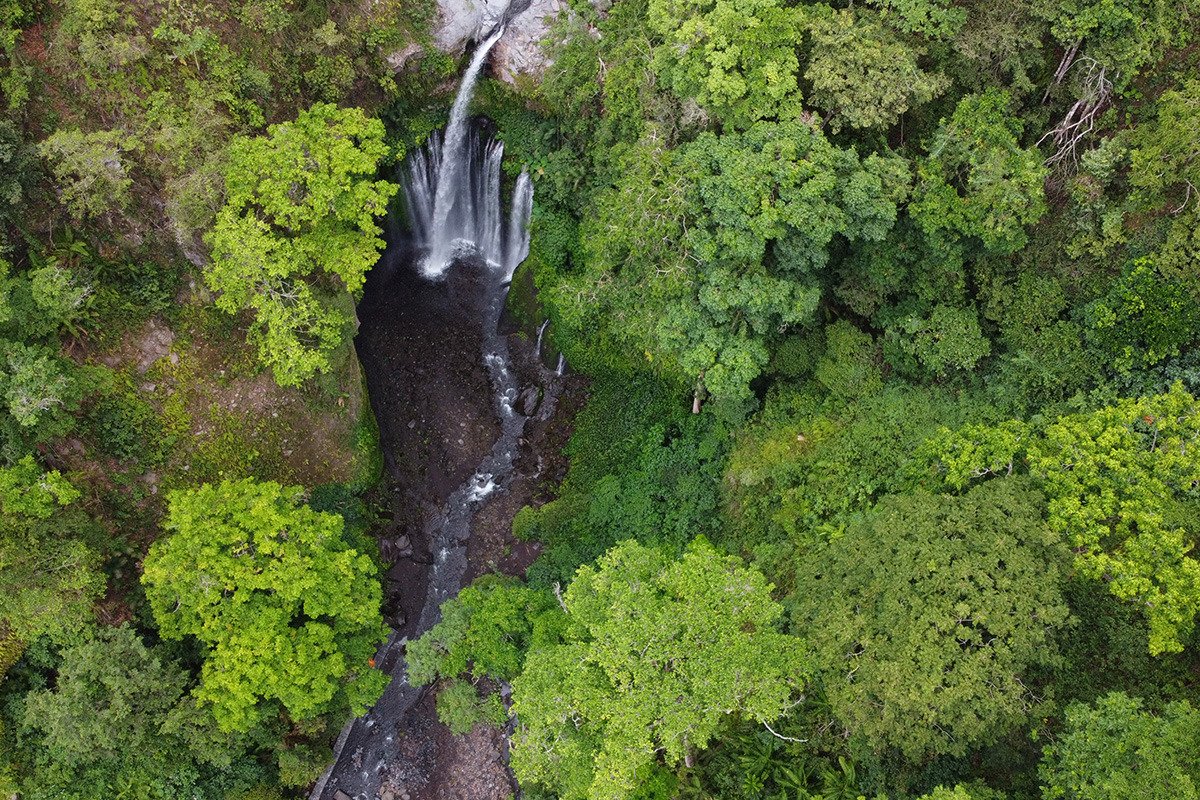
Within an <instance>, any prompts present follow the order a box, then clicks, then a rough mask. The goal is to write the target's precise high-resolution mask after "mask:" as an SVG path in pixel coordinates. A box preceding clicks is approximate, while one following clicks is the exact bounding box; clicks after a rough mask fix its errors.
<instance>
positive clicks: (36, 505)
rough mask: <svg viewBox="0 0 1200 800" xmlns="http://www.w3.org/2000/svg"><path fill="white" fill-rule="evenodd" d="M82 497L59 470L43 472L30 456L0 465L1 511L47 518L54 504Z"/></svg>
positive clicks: (64, 504)
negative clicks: (13, 464)
mask: <svg viewBox="0 0 1200 800" xmlns="http://www.w3.org/2000/svg"><path fill="white" fill-rule="evenodd" d="M78 499H79V490H78V489H76V488H75V487H74V486H72V485H71V482H70V481H68V480H67V479H66V478H64V477H63V476H62V473H60V472H59V471H58V470H51V471H50V472H43V471H42V470H41V468H40V467H38V465H37V463H36V462H35V461H34V460H33V455H32V454H31V455H27V456H25V457H24V458H22V459H21V460H20V461H19V462H17V464H16V466H13V467H11V468H8V469H5V468H3V467H0V511H3V512H4V513H5V514H23V515H25V516H27V517H37V518H39V519H45V518H46V517H49V516H50V515H51V514H53V513H54V506H55V505H56V504H57V505H60V506H66V505H70V504H71V503H73V502H75V501H76V500H78Z"/></svg>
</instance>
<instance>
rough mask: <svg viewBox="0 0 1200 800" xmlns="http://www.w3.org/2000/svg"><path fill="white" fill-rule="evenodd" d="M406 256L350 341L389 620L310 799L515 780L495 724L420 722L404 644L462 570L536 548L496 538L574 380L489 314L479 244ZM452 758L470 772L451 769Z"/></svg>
mask: <svg viewBox="0 0 1200 800" xmlns="http://www.w3.org/2000/svg"><path fill="white" fill-rule="evenodd" d="M418 263H419V258H418V256H417V254H416V253H414V252H413V251H412V249H411V247H410V246H409V245H408V244H407V243H401V244H397V245H395V246H393V247H391V248H389V250H388V251H387V252H386V253H385V254H384V257H383V258H382V259H381V261H380V262H379V264H378V265H377V266H376V267H375V268H374V269H373V270H372V272H371V273H370V275H369V276H368V280H367V289H366V292H365V296H364V299H363V302H362V303H361V304H360V306H359V310H358V313H359V316H360V319H361V321H362V327H361V329H360V331H359V334H358V338H357V340H356V346H357V347H358V350H359V354H360V357H361V358H362V362H363V366H364V369H365V372H366V376H367V384H368V388H369V391H370V395H371V401H372V407H373V408H374V411H375V414H376V417H377V418H378V420H379V426H380V436H381V440H382V443H383V450H384V458H385V463H386V465H387V477H388V478H389V479H390V482H391V484H392V489H393V497H394V500H393V520H392V522H391V527H390V530H389V531H388V532H387V534H386V538H385V541H386V542H388V543H389V545H388V546H386V547H385V548H384V549H385V550H388V551H389V555H391V556H393V557H394V558H395V561H394V563H393V566H392V567H391V569H390V571H389V572H388V576H387V578H388V585H387V586H386V587H385V590H386V592H385V593H386V596H387V598H388V599H387V601H386V603H387V605H386V608H385V611H386V615H387V619H388V621H389V624H390V625H391V626H392V628H393V632H392V634H391V635H390V636H389V638H388V640H387V642H386V643H385V644H384V645H383V646H381V648H380V650H379V653H378V654H377V656H376V664H377V665H378V666H379V667H380V668H381V669H383V670H384V671H385V672H387V673H388V674H390V675H392V683H391V685H390V686H389V687H388V689H387V691H386V692H385V693H384V695H383V697H382V698H380V700H379V702H378V703H376V704H375V706H374V707H373V708H372V709H371V710H370V711H369V712H368V713H367V714H366V715H365V716H363V717H360V718H358V719H356V720H354V721H353V722H351V723H350V724H349V725H348V726H347V727H346V729H345V730H344V731H343V732H342V735H341V737H339V740H338V746H337V748H336V753H335V755H336V761H335V763H334V765H333V766H332V767H331V768H330V770H329V771H328V772H327V774H326V775H325V776H324V777H323V778H322V780H321V781H319V782H318V784H317V785H316V786H315V787H314V790H313V792H312V794H311V795H310V797H311V798H312V800H321V799H322V798H328V800H334V798H337V799H338V800H344V798H345V797H350V798H355V799H356V800H358V799H359V798H363V799H365V800H374V799H375V798H382V799H383V800H388V797H389V796H390V797H391V798H392V800H403V795H405V794H407V795H409V800H421V798H436V797H443V796H445V797H460V798H465V797H471V798H484V797H488V798H491V797H495V798H504V797H507V796H508V795H509V793H510V792H512V791H513V790H514V788H515V787H514V785H513V783H512V780H511V776H510V774H509V773H508V771H507V767H506V766H505V764H506V761H507V759H506V758H505V757H504V755H505V750H506V742H505V741H504V740H503V737H502V736H501V735H500V734H499V733H498V732H495V731H488V730H483V729H482V727H481V728H479V729H477V731H476V732H475V734H472V736H469V737H466V738H463V739H462V740H461V741H460V740H459V737H451V736H450V735H449V732H448V731H447V730H446V729H445V728H444V726H442V725H441V724H440V723H437V722H436V715H435V714H434V711H433V703H432V692H431V691H430V687H422V688H415V687H412V686H410V685H408V682H407V680H406V679H405V665H404V645H405V643H406V642H407V641H408V640H409V639H412V638H416V637H418V636H420V634H421V633H423V632H424V631H426V630H428V629H429V628H431V627H432V626H433V625H435V624H436V623H437V621H438V619H439V607H440V604H441V603H442V602H443V601H444V600H445V599H446V598H448V597H451V596H453V595H454V594H456V593H457V592H458V590H459V589H460V588H461V587H462V586H463V585H465V583H466V582H469V581H470V580H471V579H473V578H474V577H476V576H478V575H479V574H483V573H486V572H491V571H495V570H499V571H501V572H504V573H506V574H511V575H520V574H521V573H523V571H524V570H525V568H526V567H528V565H529V563H530V562H531V561H532V560H533V558H535V557H536V555H537V546H536V545H532V544H530V543H526V542H519V541H516V540H514V539H513V538H512V535H511V525H512V517H513V515H515V514H516V512H517V511H518V510H519V509H520V508H521V507H522V506H524V505H525V504H527V503H529V502H531V501H533V500H534V499H535V497H536V495H537V494H538V492H539V491H540V490H541V488H542V486H543V485H544V484H550V485H555V484H557V483H558V482H560V481H561V480H562V478H563V477H564V475H565V470H566V463H565V461H564V460H563V458H562V456H561V449H562V446H563V445H564V444H565V441H566V437H567V436H568V435H569V430H568V422H569V418H570V416H571V415H572V414H573V411H574V410H575V408H577V406H578V404H579V403H580V402H581V399H582V395H583V384H584V381H583V379H581V378H580V377H579V376H574V375H566V376H561V375H558V374H556V373H555V371H554V370H552V369H548V368H547V367H546V366H545V365H543V364H542V362H541V360H540V359H539V358H538V354H537V353H536V349H535V346H534V343H533V342H532V341H530V340H529V339H528V338H526V337H525V336H523V335H520V334H518V333H515V331H514V329H513V328H512V326H511V325H505V324H504V321H503V320H502V316H503V306H504V299H505V296H506V293H507V287H506V286H505V285H503V283H502V281H503V276H502V275H501V274H499V273H498V271H497V270H495V269H493V268H489V267H488V265H487V264H486V263H485V262H483V261H482V259H479V258H474V259H464V260H461V261H459V262H456V263H455V264H454V265H453V266H452V268H450V269H449V270H447V271H446V273H445V275H444V276H443V277H442V278H440V279H438V280H432V281H431V280H428V279H426V278H425V277H423V276H422V275H421V274H420V270H419V268H418ZM479 752H486V753H487V757H486V758H483V759H482V760H481V759H480V758H478V757H477V756H478V755H479ZM464 759H465V761H464ZM468 767H469V768H470V769H471V770H473V772H474V773H477V774H476V775H475V776H474V778H475V779H476V780H474V783H472V779H471V778H470V777H469V776H464V775H462V774H460V773H462V772H463V770H464V768H468ZM456 776H457V777H456ZM456 780H457V781H459V783H460V784H461V785H459V786H458V788H457V789H453V790H451V789H449V784H451V783H453V782H454V781H456ZM472 785H473V786H475V788H474V789H471V790H468V789H467V788H466V787H467V786H472ZM488 785H492V786H493V787H494V793H493V792H492V791H489V790H488V789H487V788H486V787H487V786H488ZM447 791H449V794H447V793H446V792H447Z"/></svg>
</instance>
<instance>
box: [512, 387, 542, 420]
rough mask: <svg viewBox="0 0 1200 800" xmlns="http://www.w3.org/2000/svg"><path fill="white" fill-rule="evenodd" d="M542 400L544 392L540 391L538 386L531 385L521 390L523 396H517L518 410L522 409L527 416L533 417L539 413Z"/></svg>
mask: <svg viewBox="0 0 1200 800" xmlns="http://www.w3.org/2000/svg"><path fill="white" fill-rule="evenodd" d="M541 400H542V393H541V392H540V391H538V388H537V387H536V386H530V387H529V388H528V389H526V390H525V391H523V392H521V396H520V397H518V398H517V411H520V412H521V413H522V414H524V415H525V416H527V417H532V416H533V415H534V414H536V413H537V410H538V405H539V404H540V403H541Z"/></svg>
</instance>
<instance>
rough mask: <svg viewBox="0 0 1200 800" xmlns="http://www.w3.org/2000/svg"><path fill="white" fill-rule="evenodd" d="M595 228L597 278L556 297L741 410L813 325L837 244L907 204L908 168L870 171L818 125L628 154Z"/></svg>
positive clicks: (881, 164) (871, 229)
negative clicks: (754, 386)
mask: <svg viewBox="0 0 1200 800" xmlns="http://www.w3.org/2000/svg"><path fill="white" fill-rule="evenodd" d="M623 162H624V163H623V166H624V170H623V171H622V176H621V177H620V178H619V179H618V181H617V182H616V183H615V184H614V185H613V186H612V187H611V188H609V189H606V190H605V191H604V192H602V193H600V194H599V196H598V197H597V198H596V200H595V203H594V205H595V209H596V214H595V215H594V216H593V217H591V218H590V219H588V220H587V221H585V223H584V229H583V235H582V239H583V241H584V242H585V245H584V246H585V258H586V269H585V271H584V273H583V274H581V275H579V276H578V277H572V278H570V279H568V280H566V281H564V282H563V283H562V284H560V285H559V286H557V287H555V290H554V293H555V295H556V296H555V298H554V302H555V304H556V306H557V307H558V308H559V309H560V310H562V311H563V312H565V317H566V320H567V321H568V322H569V323H571V324H572V325H573V326H577V327H579V328H586V327H588V325H589V324H593V322H594V325H595V326H596V327H600V328H601V329H603V328H608V329H609V330H610V331H612V334H613V337H614V338H616V339H619V340H622V341H623V343H625V344H626V346H627V350H628V351H629V352H632V353H638V354H643V353H644V354H645V356H646V357H647V358H648V359H649V360H650V361H651V362H652V363H654V364H655V365H661V366H664V367H665V371H667V372H668V373H673V374H674V375H675V376H678V377H681V378H683V379H684V380H686V381H688V382H689V383H692V382H699V383H702V384H703V386H704V387H705V389H707V390H708V391H709V392H711V393H712V394H714V395H717V396H719V397H722V398H730V399H733V400H742V399H744V398H746V397H747V396H748V395H749V394H750V391H749V384H750V382H751V381H752V380H753V379H754V378H755V377H757V376H758V374H759V373H760V371H761V370H762V369H763V367H764V366H765V365H766V364H767V361H768V358H769V350H768V344H769V342H770V341H771V339H772V337H774V336H777V335H778V334H779V332H780V331H782V330H786V329H787V328H788V327H789V326H795V325H799V324H801V323H804V322H807V321H809V320H810V319H811V317H812V315H813V313H814V311H815V309H816V306H817V301H818V299H819V290H818V285H817V281H818V278H817V273H818V272H819V271H820V269H821V267H823V266H824V265H825V263H826V261H827V260H828V248H829V247H830V245H831V243H832V241H833V239H834V237H835V236H838V235H843V236H846V237H847V238H850V239H853V240H876V239H880V238H882V237H883V236H885V235H886V233H887V231H888V230H889V229H890V228H891V226H892V224H893V223H894V221H895V219H896V215H897V204H898V203H900V202H902V201H903V200H904V199H905V197H906V196H907V192H908V183H909V173H908V168H907V165H906V164H905V162H904V161H903V160H902V159H899V158H896V157H880V156H878V155H871V156H868V157H867V158H865V159H860V158H859V156H858V155H857V154H856V153H855V151H854V150H852V149H843V148H838V147H836V146H834V145H833V144H831V143H830V142H829V141H828V140H827V139H826V138H825V137H824V136H823V135H822V134H821V133H820V131H819V130H817V129H816V128H815V127H814V126H812V125H809V124H806V123H803V122H799V121H795V120H793V121H789V122H781V123H775V122H760V123H757V124H755V125H754V126H752V127H751V128H750V130H748V131H746V132H744V133H727V134H725V135H722V136H717V135H714V134H710V133H705V134H702V135H701V136H699V137H698V138H697V139H696V140H695V141H694V142H692V143H691V144H689V145H687V146H686V147H684V148H680V149H678V150H670V149H667V148H666V147H664V146H663V145H662V144H661V142H658V141H655V140H653V139H651V138H647V139H644V140H643V141H642V142H640V143H639V144H638V145H636V146H633V147H630V148H628V150H627V151H626V152H625V153H624V156H623Z"/></svg>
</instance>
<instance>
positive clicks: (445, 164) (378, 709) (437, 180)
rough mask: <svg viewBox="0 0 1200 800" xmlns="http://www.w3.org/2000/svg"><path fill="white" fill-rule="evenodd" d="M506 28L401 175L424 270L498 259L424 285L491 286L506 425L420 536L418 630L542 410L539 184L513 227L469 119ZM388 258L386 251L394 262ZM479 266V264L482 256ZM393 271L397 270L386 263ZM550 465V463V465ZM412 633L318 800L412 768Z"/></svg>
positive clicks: (488, 308)
mask: <svg viewBox="0 0 1200 800" xmlns="http://www.w3.org/2000/svg"><path fill="white" fill-rule="evenodd" d="M502 33H503V28H501V29H500V30H498V31H496V32H495V33H494V34H493V35H492V36H490V37H488V39H487V40H486V41H484V43H483V44H481V45H480V47H479V49H478V51H477V52H476V53H475V56H474V58H473V59H472V60H471V64H470V67H469V68H468V69H467V72H466V73H465V74H464V76H463V81H462V85H461V87H460V88H459V92H458V96H457V97H456V99H455V101H454V106H453V108H452V109H451V113H450V120H449V123H448V124H447V126H446V130H445V132H444V133H440V134H439V133H435V134H433V135H431V136H430V137H429V138H428V140H427V141H426V143H425V145H424V146H423V147H421V148H419V149H418V150H416V151H415V152H413V153H412V155H411V156H410V160H409V164H408V174H407V176H406V177H407V179H406V180H403V181H402V182H403V184H404V193H405V200H406V203H407V216H408V222H409V228H410V230H411V232H412V236H413V239H414V242H415V244H416V245H417V246H418V247H420V248H421V250H422V251H423V253H422V255H421V256H420V257H419V259H418V262H417V263H418V266H419V270H420V273H421V274H422V275H423V276H424V277H425V278H439V277H441V276H442V275H444V274H445V272H446V270H447V269H448V268H449V267H450V265H451V264H452V263H454V261H456V260H458V259H459V258H462V257H463V256H468V255H474V256H482V258H483V259H484V260H486V261H487V263H488V265H489V267H490V268H489V269H488V270H486V271H484V276H483V280H479V277H478V274H477V273H472V272H471V271H464V272H463V273H462V274H461V275H459V274H456V275H452V276H450V280H448V281H446V282H441V281H437V282H426V281H420V283H421V284H422V285H423V286H424V287H426V288H428V289H430V290H431V291H437V287H441V289H446V291H447V292H449V293H451V294H452V293H453V292H454V291H455V288H454V287H455V285H456V284H455V280H456V279H457V278H459V277H462V278H464V282H463V283H462V284H461V287H471V286H473V287H475V290H476V291H480V292H482V295H481V297H482V298H483V299H484V300H485V302H484V303H483V305H482V307H479V308H478V311H479V312H480V317H481V319H480V323H481V333H482V337H481V338H482V342H481V343H482V345H483V352H482V356H483V363H484V366H485V367H486V369H487V373H488V378H489V382H490V383H491V387H492V391H493V393H494V394H493V400H494V402H495V411H496V419H497V421H498V428H499V430H498V431H497V433H498V436H497V438H496V439H495V440H494V442H493V444H492V449H491V453H490V454H488V455H487V456H486V457H484V458H483V459H482V461H480V462H479V463H478V466H477V467H476V469H475V471H474V474H473V475H471V477H470V478H468V479H467V480H466V481H465V482H464V483H463V484H461V485H459V486H458V488H457V489H455V490H453V491H452V492H451V493H450V495H449V496H448V497H447V498H446V501H445V503H444V505H443V506H442V507H441V508H440V509H438V510H437V512H436V513H432V514H429V515H427V516H426V518H425V521H424V525H423V529H422V531H421V534H420V537H421V539H422V540H423V541H424V542H425V543H426V544H427V546H428V552H429V553H430V554H431V555H432V563H431V564H430V565H429V571H428V584H427V587H426V595H425V601H424V604H423V605H422V606H421V610H420V613H419V616H418V619H417V623H416V625H415V630H414V635H420V634H421V633H423V632H425V631H428V630H429V629H430V628H431V627H433V625H435V624H436V623H437V621H438V620H439V619H440V607H441V604H442V602H444V601H445V600H446V599H447V598H449V597H451V596H453V595H454V594H455V593H457V592H458V590H459V589H460V588H461V586H462V582H463V578H464V575H465V574H466V573H467V549H466V545H467V541H468V540H469V539H470V537H471V532H472V524H473V520H474V518H475V515H476V513H477V512H478V511H479V510H480V509H481V508H483V507H484V506H485V505H486V504H487V502H488V499H489V497H490V496H491V495H492V494H493V493H495V492H505V491H508V490H509V487H510V486H511V483H512V480H513V473H514V457H515V456H516V454H517V452H518V445H519V443H520V442H521V437H522V435H523V433H524V430H525V423H526V420H527V419H528V417H527V416H526V415H527V414H533V413H535V412H534V411H533V410H529V406H527V405H524V404H522V405H521V408H522V409H523V410H521V411H518V410H517V409H516V408H514V404H515V403H516V402H517V400H518V397H519V396H520V394H519V384H518V380H517V376H516V375H514V374H513V371H512V369H510V354H509V348H508V338H507V337H506V336H504V335H502V334H501V333H500V332H499V322H500V316H501V313H502V311H503V308H504V302H505V295H506V284H507V283H508V282H509V281H511V278H512V275H513V272H514V270H515V269H516V268H517V266H518V265H519V264H520V263H521V261H523V260H524V259H525V257H526V256H527V255H528V254H529V218H530V213H531V211H532V207H533V183H532V181H531V180H530V176H529V173H528V171H527V170H524V169H523V170H522V171H521V174H520V176H519V177H518V178H517V180H516V182H515V185H514V186H513V192H512V200H511V208H510V210H509V215H508V221H507V225H505V223H504V220H503V216H504V215H503V211H502V205H501V202H500V196H501V191H500V190H501V171H500V167H501V159H502V157H503V154H504V145H503V143H502V142H500V141H497V140H494V139H492V138H491V137H490V136H488V135H486V134H485V132H484V131H482V130H481V126H479V125H474V124H471V123H470V121H469V120H468V119H467V116H466V113H467V106H468V105H469V103H470V99H471V95H472V93H473V90H474V85H475V81H476V79H477V78H478V76H479V72H480V70H481V69H482V66H483V63H484V61H485V59H486V58H487V55H488V52H489V51H490V50H491V48H492V46H493V45H494V44H495V43H496V41H497V40H498V39H499V38H500V36H501V34H502ZM387 257H388V254H385V256H384V258H383V261H384V262H386V259H387ZM472 260H473V261H475V259H472ZM471 269H472V270H477V269H479V267H478V262H477V261H476V263H475V265H473V266H472V267H471ZM382 272H383V274H386V270H383V271H382ZM409 274H411V273H409ZM447 286H449V287H450V288H449V289H447ZM461 287H459V288H461ZM543 329H544V326H543ZM539 337H540V332H539ZM560 360H561V359H560ZM552 384H553V381H547V382H546V385H544V386H543V389H544V394H543V395H542V399H541V401H540V403H539V404H536V405H535V406H534V407H535V408H536V409H537V412H536V413H538V414H540V415H544V414H549V413H552V411H553V408H554V404H555V397H556V395H555V391H554V390H553V389H552ZM543 418H548V417H543ZM412 424H413V423H410V424H409V428H411V427H412ZM459 444H460V445H461V444H462V440H461V439H460V440H459ZM540 463H541V462H540V460H539V469H540ZM404 642H405V640H402V639H400V638H399V636H398V634H397V633H396V632H393V633H392V634H391V636H389V638H388V640H387V642H386V643H385V644H384V645H383V646H382V647H381V648H380V651H379V652H378V653H377V654H376V662H377V663H378V664H380V665H390V667H391V670H392V675H393V676H394V680H393V681H392V683H391V684H390V685H389V686H388V688H387V690H386V691H385V692H384V695H383V696H382V697H381V698H380V699H379V701H378V702H377V703H376V704H375V706H374V707H373V708H372V709H371V710H370V711H369V712H368V713H367V714H366V715H365V716H363V717H361V718H359V719H358V720H356V721H353V722H352V723H350V724H348V725H347V726H346V728H345V729H344V730H343V731H342V734H341V736H339V738H338V741H337V744H336V745H335V753H336V757H335V763H334V764H333V765H331V767H330V769H329V770H328V771H327V772H326V774H325V775H324V776H322V777H321V779H320V780H318V781H317V783H316V785H315V786H314V788H313V790H312V793H311V795H310V800H332V798H336V797H339V796H343V795H349V796H353V797H372V796H376V795H378V794H380V791H379V790H380V787H381V781H382V776H383V775H385V774H388V773H389V770H394V772H396V773H401V774H402V768H401V765H399V764H394V763H391V762H390V759H394V758H395V751H396V746H395V743H394V735H395V732H396V730H397V724H398V721H399V720H401V719H403V718H405V715H406V714H408V713H409V710H410V709H411V708H412V707H413V706H414V705H415V704H417V703H418V701H419V700H420V698H421V697H422V690H421V689H419V688H417V687H414V686H412V685H411V684H409V683H408V681H407V678H406V674H405V669H406V668H405V664H404V660H403V654H402V652H400V651H402V649H403V645H404ZM377 723H379V724H377Z"/></svg>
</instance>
